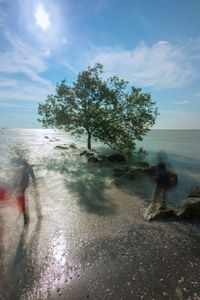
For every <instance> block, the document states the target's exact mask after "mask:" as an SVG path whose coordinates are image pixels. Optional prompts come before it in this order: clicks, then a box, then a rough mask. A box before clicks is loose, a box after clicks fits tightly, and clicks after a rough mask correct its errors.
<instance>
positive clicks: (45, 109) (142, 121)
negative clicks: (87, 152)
mask: <svg viewBox="0 0 200 300" xmlns="http://www.w3.org/2000/svg"><path fill="white" fill-rule="evenodd" d="M102 75H103V66H102V65H101V64H96V65H95V66H94V67H90V66H89V67H88V69H87V70H86V71H83V72H81V73H79V74H78V77H77V80H76V82H74V83H73V84H72V85H69V84H67V82H66V80H63V81H61V83H60V84H57V86H56V93H55V94H51V95H48V96H47V99H46V102H45V103H44V104H41V103H39V107H38V113H39V115H41V116H42V118H41V119H38V120H39V121H40V122H42V124H43V126H44V127H55V128H62V129H65V130H66V131H69V132H71V133H72V134H74V135H81V134H84V133H86V134H87V146H88V149H91V138H94V139H95V140H99V141H101V142H102V143H104V144H106V145H108V146H110V147H111V148H112V149H114V150H117V151H121V152H125V151H130V150H133V149H134V147H135V141H136V140H139V141H141V140H142V138H143V136H144V135H145V134H146V133H147V132H148V131H149V130H150V128H151V127H152V126H153V125H154V124H155V120H156V117H157V115H158V110H157V108H156V107H155V102H152V100H151V96H150V94H149V93H142V89H141V88H136V87H134V86H130V84H129V82H128V81H125V80H123V79H120V78H119V77H118V76H112V77H109V78H108V79H106V80H105V79H103V76H102Z"/></svg>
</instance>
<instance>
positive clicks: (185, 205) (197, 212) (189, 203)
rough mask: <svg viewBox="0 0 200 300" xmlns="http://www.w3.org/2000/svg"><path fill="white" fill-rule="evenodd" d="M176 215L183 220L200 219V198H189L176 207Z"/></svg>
mask: <svg viewBox="0 0 200 300" xmlns="http://www.w3.org/2000/svg"><path fill="white" fill-rule="evenodd" d="M176 215H177V217H179V218H181V219H192V218H199V217H200V198H197V197H196V198H195V197H194V198H192V197H191V198H187V199H185V200H183V201H181V202H179V203H178V204H177V206H176Z"/></svg>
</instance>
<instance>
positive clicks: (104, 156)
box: [98, 155, 109, 162]
mask: <svg viewBox="0 0 200 300" xmlns="http://www.w3.org/2000/svg"><path fill="white" fill-rule="evenodd" d="M98 160H99V161H100V162H108V161H109V159H108V157H107V156H106V155H98Z"/></svg>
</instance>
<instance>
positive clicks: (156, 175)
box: [138, 151, 177, 209]
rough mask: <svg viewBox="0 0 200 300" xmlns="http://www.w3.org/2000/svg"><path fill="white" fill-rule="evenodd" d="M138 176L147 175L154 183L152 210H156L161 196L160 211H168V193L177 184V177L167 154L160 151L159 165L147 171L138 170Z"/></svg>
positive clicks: (146, 169)
mask: <svg viewBox="0 0 200 300" xmlns="http://www.w3.org/2000/svg"><path fill="white" fill-rule="evenodd" d="M138 174H140V175H144V174H146V175H148V176H150V177H151V178H152V179H153V181H154V187H153V191H152V197H151V208H152V209H155V208H156V202H157V200H158V198H159V197H160V196H161V207H160V209H166V197H167V191H168V190H169V189H170V188H172V187H174V186H175V185H176V184H177V175H176V174H175V173H173V172H172V167H171V165H170V164H169V163H168V162H167V154H166V152H164V151H160V152H159V153H158V154H157V164H156V165H154V166H151V167H148V168H145V169H138Z"/></svg>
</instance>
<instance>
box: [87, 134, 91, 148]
mask: <svg viewBox="0 0 200 300" xmlns="http://www.w3.org/2000/svg"><path fill="white" fill-rule="evenodd" d="M87 147H88V149H89V150H91V134H90V133H88V141H87Z"/></svg>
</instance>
